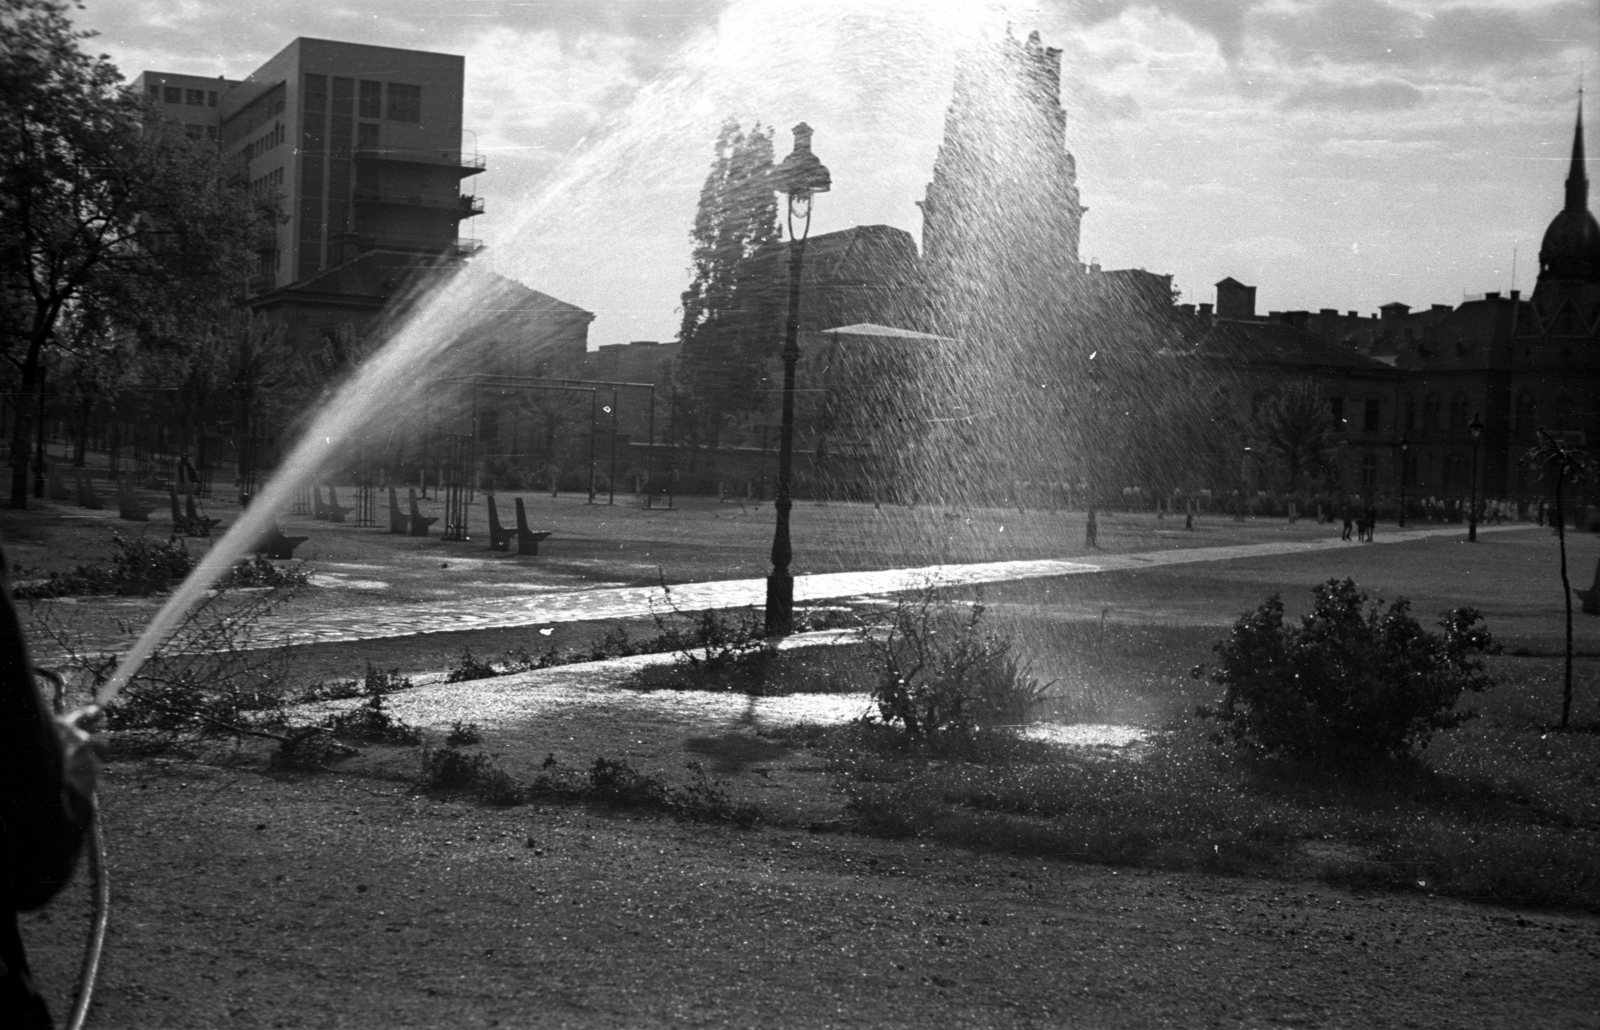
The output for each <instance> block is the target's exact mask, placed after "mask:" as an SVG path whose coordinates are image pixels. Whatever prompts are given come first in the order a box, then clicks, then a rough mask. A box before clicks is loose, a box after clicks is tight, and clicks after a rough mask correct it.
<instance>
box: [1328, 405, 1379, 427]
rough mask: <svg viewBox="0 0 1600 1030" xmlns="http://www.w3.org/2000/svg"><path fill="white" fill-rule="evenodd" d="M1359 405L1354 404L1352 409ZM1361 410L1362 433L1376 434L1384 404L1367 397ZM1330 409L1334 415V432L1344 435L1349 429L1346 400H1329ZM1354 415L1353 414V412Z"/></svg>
mask: <svg viewBox="0 0 1600 1030" xmlns="http://www.w3.org/2000/svg"><path fill="white" fill-rule="evenodd" d="M1356 406H1357V405H1354V404H1352V405H1351V407H1356ZM1359 407H1360V409H1361V431H1362V432H1363V433H1376V432H1378V431H1379V423H1380V420H1381V418H1382V415H1383V402H1382V401H1381V400H1379V399H1378V398H1377V397H1367V398H1365V399H1364V400H1362V401H1361V402H1360V404H1359ZM1328 408H1329V412H1330V414H1332V415H1333V431H1334V432H1336V433H1342V432H1344V431H1345V430H1346V429H1348V428H1349V425H1348V423H1347V421H1346V419H1345V398H1343V397H1330V398H1328ZM1352 414H1353V412H1352Z"/></svg>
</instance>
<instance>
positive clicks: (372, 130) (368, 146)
mask: <svg viewBox="0 0 1600 1030" xmlns="http://www.w3.org/2000/svg"><path fill="white" fill-rule="evenodd" d="M356 149H357V150H377V149H378V124H377V123H376V122H357V123H356Z"/></svg>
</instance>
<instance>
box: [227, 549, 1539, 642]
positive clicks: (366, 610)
mask: <svg viewBox="0 0 1600 1030" xmlns="http://www.w3.org/2000/svg"><path fill="white" fill-rule="evenodd" d="M1528 528H1532V527H1529V526H1526V525H1522V526H1501V527H1479V530H1478V532H1480V533H1493V532H1510V531H1514V530H1518V529H1528ZM1461 533H1462V530H1461V528H1460V527H1459V526H1452V527H1446V528H1435V529H1416V530H1400V531H1393V532H1390V533H1388V534H1385V535H1383V536H1380V537H1379V538H1378V539H1377V540H1376V541H1375V543H1377V544H1380V545H1381V544H1393V543H1404V542H1407V541H1413V540H1425V539H1430V538H1434V537H1458V536H1460V535H1461ZM1361 546H1365V545H1363V544H1358V543H1354V542H1350V541H1344V540H1337V539H1332V540H1311V541H1273V542H1268V543H1259V544H1236V545H1231V546H1223V547H1191V548H1178V549H1173V550H1162V551H1147V552H1143V553H1135V554H1106V555H1089V556H1083V557H1078V558H1073V559H1071V560H1063V559H1045V560H1035V561H1003V562H981V563H975V564H968V565H928V566H923V567H920V568H905V569H881V570H877V571H871V572H836V573H826V574H821V575H813V576H796V577H795V581H794V599H795V601H796V602H809V601H828V600H847V599H851V598H858V597H873V596H883V595H889V594H896V593H900V592H903V591H906V590H915V589H918V588H920V587H922V586H924V585H926V584H930V583H932V584H937V585H940V586H973V585H977V584H984V583H1004V582H1016V581H1020V580H1030V579H1049V578H1053V577H1058V576H1078V575H1088V574H1093V573H1099V572H1119V571H1125V570H1129V569H1148V568H1155V567H1158V566H1163V565H1183V564H1193V563H1196V562H1215V561H1231V560H1236V559H1241V558H1260V557H1269V556H1274V555H1289V554H1305V553H1310V552H1314V551H1333V550H1339V549H1342V548H1348V547H1361ZM766 589H767V585H766V580H765V579H734V580H721V581H713V582H706V583H682V584H678V585H676V586H671V587H669V588H668V590H663V589H662V588H661V587H594V588H590V589H579V590H559V591H549V590H545V591H540V592H538V593H531V592H530V593H523V594H517V595H511V596H505V595H501V596H496V597H478V598H473V599H471V600H460V599H452V600H447V601H439V602H425V603H417V604H404V605H392V606H362V607H359V608H351V609H350V610H349V611H348V612H342V613H341V612H318V613H316V614H315V615H311V616H306V615H299V616H296V615H275V616H272V617H269V618H265V619H262V620H261V621H260V622H259V623H258V624H257V626H256V627H255V632H254V634H253V637H254V639H255V640H257V641H260V646H269V645H271V646H277V645H281V644H283V643H285V642H287V643H289V644H294V645H299V644H329V643H343V642H348V641H354V640H374V639H381V638H386V637H407V636H415V635H418V634H425V633H459V632H465V631H473V630H490V629H521V628H530V627H546V626H551V625H554V624H556V623H563V622H588V621H604V620H612V619H633V618H648V617H649V616H650V615H652V614H653V613H658V612H659V613H666V612H670V611H671V610H672V609H673V608H677V609H678V610H679V611H686V612H689V611H702V610H705V609H727V608H745V607H756V608H759V607H761V606H763V605H764V604H765V603H766ZM669 591H670V597H669V596H668V593H669Z"/></svg>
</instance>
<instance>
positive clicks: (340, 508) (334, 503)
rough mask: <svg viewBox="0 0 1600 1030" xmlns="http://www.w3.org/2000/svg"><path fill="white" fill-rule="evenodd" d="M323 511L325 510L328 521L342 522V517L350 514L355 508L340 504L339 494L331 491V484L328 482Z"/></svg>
mask: <svg viewBox="0 0 1600 1030" xmlns="http://www.w3.org/2000/svg"><path fill="white" fill-rule="evenodd" d="M323 511H325V512H326V513H327V519H328V521H329V522H343V521H344V517H345V516H346V515H348V514H350V513H351V512H353V511H355V509H354V508H347V507H345V506H344V505H342V504H340V503H339V495H338V494H336V493H334V492H333V484H332V483H329V484H328V503H327V504H326V505H324V506H323Z"/></svg>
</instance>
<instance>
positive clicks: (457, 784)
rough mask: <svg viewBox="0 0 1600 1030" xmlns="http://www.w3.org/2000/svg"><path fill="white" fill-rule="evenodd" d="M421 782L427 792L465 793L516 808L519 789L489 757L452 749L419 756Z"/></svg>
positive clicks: (482, 799) (429, 750)
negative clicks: (420, 757)
mask: <svg viewBox="0 0 1600 1030" xmlns="http://www.w3.org/2000/svg"><path fill="white" fill-rule="evenodd" d="M422 782H423V785H424V786H426V787H428V788H429V789H431V790H459V791H468V792H470V793H471V794H472V795H473V796H474V797H476V798H478V799H479V800H480V801H484V802H487V803H488V804H491V805H503V806H510V805H518V804H521V803H522V801H523V790H522V787H521V786H520V785H518V783H517V781H516V780H515V779H514V778H513V777H512V776H511V774H510V773H508V772H506V771H505V770H504V769H502V768H501V767H500V764H499V763H498V762H496V761H495V760H494V759H493V758H492V757H491V756H489V755H484V754H468V753H467V752H465V751H458V750H457V749H455V748H453V747H445V748H428V749H427V750H425V751H423V753H422Z"/></svg>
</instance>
